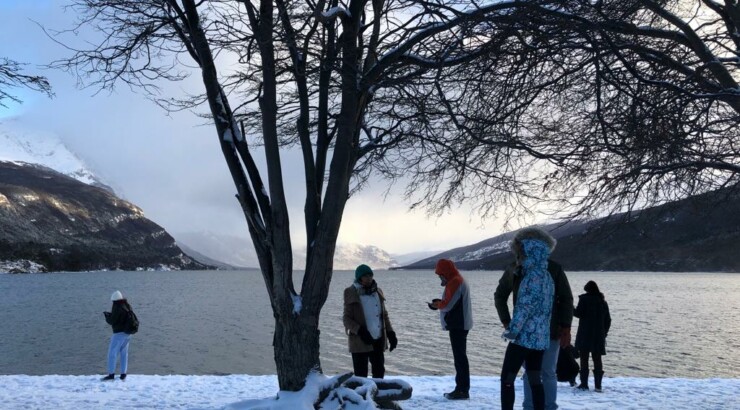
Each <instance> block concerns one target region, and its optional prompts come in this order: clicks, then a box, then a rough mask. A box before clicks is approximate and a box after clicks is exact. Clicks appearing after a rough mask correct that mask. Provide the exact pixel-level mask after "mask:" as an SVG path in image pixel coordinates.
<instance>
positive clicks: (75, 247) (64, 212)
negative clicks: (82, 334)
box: [0, 161, 208, 272]
mask: <svg viewBox="0 0 740 410" xmlns="http://www.w3.org/2000/svg"><path fill="white" fill-rule="evenodd" d="M205 268H208V267H207V266H205V265H203V264H201V263H198V262H196V261H194V260H193V259H191V258H190V257H188V256H187V255H185V254H184V253H183V252H182V250H180V248H178V247H177V245H176V244H175V241H174V239H173V238H172V237H171V236H170V235H169V234H168V233H167V232H166V231H165V230H164V229H163V228H162V227H160V226H158V225H157V224H155V223H154V222H152V221H150V220H148V219H146V218H145V217H144V214H143V212H142V211H141V209H139V208H138V207H136V206H135V205H133V204H131V203H130V202H127V201H124V200H122V199H120V198H118V197H116V196H115V195H114V194H113V193H112V192H111V191H109V190H106V189H104V188H101V187H98V186H93V185H88V184H86V183H83V182H80V181H79V180H77V179H74V178H72V177H69V176H67V175H64V174H62V173H59V172H56V171H54V170H52V169H49V168H46V167H43V166H40V165H32V164H19V163H14V162H5V161H0V271H9V272H36V271H81V270H82V271H87V270H105V269H122V270H142V269H147V270H148V269H160V270H179V269H205Z"/></svg>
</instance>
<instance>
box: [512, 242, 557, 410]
mask: <svg viewBox="0 0 740 410" xmlns="http://www.w3.org/2000/svg"><path fill="white" fill-rule="evenodd" d="M520 233H521V232H520ZM515 239H516V241H515V246H517V247H519V249H516V251H515V253H516V254H517V255H519V257H520V258H521V260H520V261H519V262H520V265H521V269H520V272H519V274H520V275H521V283H520V285H519V291H518V292H517V295H516V296H517V299H516V302H515V303H514V316H513V318H512V319H511V322H509V323H508V326H506V330H505V331H504V333H503V335H502V337H503V338H504V339H505V340H506V341H508V342H509V344H508V346H507V347H506V353H505V355H504V363H503V365H502V367H501V408H502V409H503V410H512V409H513V408H514V401H515V393H514V381H515V380H516V375H517V373H518V372H519V369H520V368H521V367H522V364H526V368H527V373H528V378H527V380H528V384H529V387H530V389H531V391H532V405H533V407H534V409H535V410H544V408H545V389H544V387H543V386H542V379H541V377H540V373H541V369H542V358H543V356H544V354H545V350H547V349H548V348H549V347H550V319H551V315H552V306H553V300H554V299H555V283H554V281H553V279H552V276H551V275H550V272H549V271H548V270H547V267H548V259H549V257H550V249H551V248H552V246H551V244H550V243H549V242H548V241H545V240H543V239H541V238H539V237H537V238H535V237H533V236H527V237H523V236H520V235H519V234H517V236H516V237H515Z"/></svg>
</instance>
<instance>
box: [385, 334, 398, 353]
mask: <svg viewBox="0 0 740 410" xmlns="http://www.w3.org/2000/svg"><path fill="white" fill-rule="evenodd" d="M386 335H387V336H388V343H390V345H391V346H390V347H389V348H388V351H391V352H392V351H393V349H395V348H396V346H398V339H396V332H393V331H391V332H386Z"/></svg>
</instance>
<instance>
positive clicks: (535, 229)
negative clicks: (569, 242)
mask: <svg viewBox="0 0 740 410" xmlns="http://www.w3.org/2000/svg"><path fill="white" fill-rule="evenodd" d="M525 239H535V240H538V241H542V242H544V243H545V244H546V245H547V247H548V248H550V253H552V251H554V250H555V245H556V244H557V243H558V241H557V240H555V238H553V237H552V235H550V234H549V233H548V232H547V231H546V230H544V229H542V228H540V227H539V226H530V227H528V228H523V229H520V230H519V232H517V233H516V235H514V239H512V240H511V243H510V246H511V251H512V252H514V255H516V256H517V257H520V256H524V255H520V253H521V252H522V250H523V249H522V248H521V244H522V241H523V240H525Z"/></svg>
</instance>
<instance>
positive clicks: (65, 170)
mask: <svg viewBox="0 0 740 410" xmlns="http://www.w3.org/2000/svg"><path fill="white" fill-rule="evenodd" d="M0 161H6V162H13V163H15V164H20V165H22V164H24V163H25V164H35V165H41V166H44V167H47V168H50V169H53V170H54V171H57V172H59V173H61V174H64V175H67V176H70V177H72V178H74V179H76V180H78V181H80V182H83V183H85V184H88V185H93V186H97V187H101V188H105V189H107V190H109V191H112V189H111V188H110V187H109V186H108V185H106V184H105V183H103V181H101V180H100V178H98V177H97V176H96V175H95V174H94V173H93V172H92V171H91V170H90V168H89V167H88V166H87V165H86V164H85V162H84V161H82V160H81V159H80V158H79V157H78V156H77V155H75V154H74V153H73V152H72V151H71V150H70V149H69V148H67V146H65V145H64V142H63V141H62V139H61V138H60V137H59V135H57V134H54V133H51V132H46V131H38V130H33V129H31V128H29V127H27V126H25V125H23V124H22V123H21V122H20V121H18V120H16V119H10V120H2V121H0Z"/></svg>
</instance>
